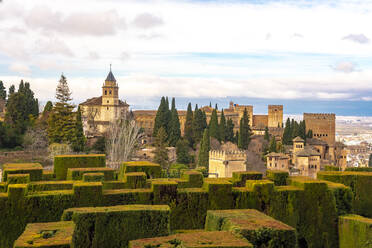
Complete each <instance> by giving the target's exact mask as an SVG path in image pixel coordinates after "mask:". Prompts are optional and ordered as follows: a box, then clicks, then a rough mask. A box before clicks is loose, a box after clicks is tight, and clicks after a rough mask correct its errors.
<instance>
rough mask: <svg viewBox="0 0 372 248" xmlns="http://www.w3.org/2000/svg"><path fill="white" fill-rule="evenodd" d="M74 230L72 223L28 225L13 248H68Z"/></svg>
mask: <svg viewBox="0 0 372 248" xmlns="http://www.w3.org/2000/svg"><path fill="white" fill-rule="evenodd" d="M74 228H75V224H74V223H73V222H72V221H60V222H49V223H34V224H28V225H27V226H26V230H25V231H24V232H23V234H22V235H21V236H20V237H19V238H18V239H17V240H16V241H15V243H14V248H26V247H28V248H32V247H43V248H70V245H71V241H72V234H73V232H74Z"/></svg>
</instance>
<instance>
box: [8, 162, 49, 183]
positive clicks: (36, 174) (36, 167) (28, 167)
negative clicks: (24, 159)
mask: <svg viewBox="0 0 372 248" xmlns="http://www.w3.org/2000/svg"><path fill="white" fill-rule="evenodd" d="M8 174H30V180H31V181H41V180H42V177H43V167H42V166H41V164H39V163H12V164H4V165H3V175H2V179H3V182H6V181H7V180H8Z"/></svg>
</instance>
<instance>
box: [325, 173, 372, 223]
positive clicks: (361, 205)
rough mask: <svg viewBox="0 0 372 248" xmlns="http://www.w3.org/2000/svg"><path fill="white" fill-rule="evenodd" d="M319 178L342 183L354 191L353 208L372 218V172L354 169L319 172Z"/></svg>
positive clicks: (360, 213)
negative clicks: (355, 170)
mask: <svg viewBox="0 0 372 248" xmlns="http://www.w3.org/2000/svg"><path fill="white" fill-rule="evenodd" d="M318 178H319V179H323V180H327V181H331V182H335V183H342V184H344V185H346V186H349V187H350V188H351V189H352V191H353V193H354V201H353V210H354V212H355V213H356V214H359V215H363V216H366V217H370V218H372V207H371V206H372V197H371V196H372V173H371V172H353V171H344V172H337V171H328V172H318Z"/></svg>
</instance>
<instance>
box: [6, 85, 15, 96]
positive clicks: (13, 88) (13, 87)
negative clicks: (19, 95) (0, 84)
mask: <svg viewBox="0 0 372 248" xmlns="http://www.w3.org/2000/svg"><path fill="white" fill-rule="evenodd" d="M14 92H15V86H14V85H13V84H12V85H11V86H10V87H9V94H8V97H9V96H10V95H11V94H14Z"/></svg>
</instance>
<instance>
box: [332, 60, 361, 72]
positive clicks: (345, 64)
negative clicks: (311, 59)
mask: <svg viewBox="0 0 372 248" xmlns="http://www.w3.org/2000/svg"><path fill="white" fill-rule="evenodd" d="M331 67H332V68H333V70H335V71H339V72H345V73H350V72H353V71H355V70H356V68H355V65H354V64H353V63H352V62H350V61H341V62H338V63H337V64H336V65H334V66H331Z"/></svg>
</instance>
